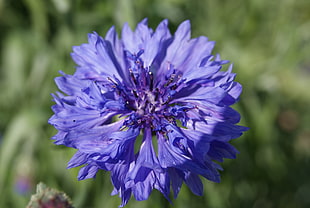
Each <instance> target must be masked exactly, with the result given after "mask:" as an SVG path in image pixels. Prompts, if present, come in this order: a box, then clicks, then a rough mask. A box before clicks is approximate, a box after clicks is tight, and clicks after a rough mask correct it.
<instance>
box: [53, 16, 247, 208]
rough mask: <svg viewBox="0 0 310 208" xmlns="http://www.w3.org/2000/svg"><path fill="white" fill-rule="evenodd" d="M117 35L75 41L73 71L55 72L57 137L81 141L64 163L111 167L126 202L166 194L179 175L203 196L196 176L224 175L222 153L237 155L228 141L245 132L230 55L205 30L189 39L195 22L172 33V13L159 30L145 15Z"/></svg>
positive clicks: (83, 173) (87, 174)
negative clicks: (237, 108) (155, 193)
mask: <svg viewBox="0 0 310 208" xmlns="http://www.w3.org/2000/svg"><path fill="white" fill-rule="evenodd" d="M121 33H122V34H121V39H119V38H118V35H117V33H116V31H115V28H114V27H112V28H111V29H110V30H109V31H108V32H107V34H106V36H105V38H103V37H100V36H99V35H98V34H97V33H95V32H94V33H92V34H89V35H88V43H86V44H82V45H81V46H75V47H73V53H72V54H71V55H72V58H73V60H74V61H75V63H76V64H77V68H76V72H75V73H74V75H67V74H64V73H63V72H61V74H62V76H61V77H57V78H56V79H55V82H56V84H57V86H58V88H59V89H60V90H61V91H62V93H61V92H57V94H54V95H53V97H54V101H55V103H56V104H55V105H54V106H53V107H52V109H53V111H54V113H55V114H54V115H53V116H52V117H51V118H50V119H49V123H50V124H51V125H53V126H54V127H55V128H56V129H57V130H58V133H57V134H56V135H55V136H54V137H53V139H54V140H55V144H57V145H65V146H67V147H71V148H75V149H77V152H76V154H75V155H74V156H73V157H72V159H71V160H70V161H69V163H68V168H73V167H78V166H82V168H81V169H80V171H79V175H78V179H79V180H83V179H86V178H93V177H95V175H96V173H97V171H98V170H100V169H102V170H106V171H109V172H110V173H111V181H112V183H113V186H114V190H113V192H112V194H113V195H114V194H119V196H120V197H121V199H122V204H121V205H120V206H121V207H123V206H124V205H126V204H127V202H128V200H129V199H130V197H131V195H133V196H134V197H135V199H136V200H146V199H147V198H148V197H149V195H150V193H151V191H152V190H153V189H157V190H158V191H160V192H161V193H162V194H163V195H164V196H165V197H166V198H167V199H168V200H169V201H170V197H169V195H170V191H171V189H172V192H173V194H174V197H177V195H178V193H179V191H180V188H181V186H182V184H183V182H184V183H185V184H186V185H187V186H188V187H189V188H190V190H191V191H192V192H193V193H194V194H197V195H202V193H203V184H202V181H201V179H200V176H202V177H204V178H207V179H208V180H211V181H214V182H219V181H220V174H219V172H218V170H221V166H220V165H219V164H218V163H216V161H218V162H222V161H223V158H231V159H232V158H235V157H236V154H237V153H238V151H237V150H236V149H235V148H234V147H233V146H232V145H231V144H229V141H230V140H231V139H234V138H237V137H239V136H241V135H242V133H243V132H244V131H246V130H247V128H246V127H242V126H238V125H236V124H237V123H238V122H239V120H240V115H239V113H238V112H237V111H235V110H233V109H232V108H231V107H230V106H231V105H232V104H234V103H236V102H237V100H238V97H239V95H240V93H241V91H242V87H241V85H240V84H239V83H238V82H234V78H235V74H234V73H232V72H231V71H232V65H230V66H229V67H228V70H227V71H224V70H221V68H222V65H224V64H227V63H228V61H226V60H221V59H220V56H219V55H216V56H213V55H211V52H212V49H213V47H214V44H215V42H213V41H209V40H208V38H207V37H204V36H202V37H198V38H194V39H191V37H190V22H189V21H184V22H183V23H182V24H181V25H180V26H179V27H178V28H177V30H176V32H175V34H174V35H171V33H170V31H169V29H168V21H167V20H164V21H162V22H161V23H160V24H159V25H158V27H157V28H156V30H155V31H153V30H152V29H150V28H149V27H148V25H147V20H146V19H144V20H143V21H142V22H140V23H139V24H138V25H137V28H136V30H135V31H132V30H131V29H130V28H129V26H128V24H125V25H124V27H123V29H122V32H121Z"/></svg>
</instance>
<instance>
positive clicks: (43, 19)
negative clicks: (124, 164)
mask: <svg viewBox="0 0 310 208" xmlns="http://www.w3.org/2000/svg"><path fill="white" fill-rule="evenodd" d="M144 17H148V19H149V25H150V26H151V27H153V28H154V27H156V25H157V24H158V23H159V22H160V21H161V20H162V19H164V18H167V19H169V21H170V28H171V30H172V31H174V30H175V29H176V27H177V25H178V24H179V23H180V22H182V21H183V20H185V19H190V20H191V22H192V34H193V36H194V37H196V36H198V35H205V36H208V37H209V38H210V39H211V40H215V41H217V45H216V48H215V53H220V54H221V57H222V58H224V59H228V60H231V61H232V62H233V63H234V71H235V72H236V73H237V74H238V76H237V80H238V81H239V82H241V83H242V84H243V87H244V92H243V94H242V96H241V99H240V102H239V103H238V105H236V106H235V107H236V108H237V109H238V110H239V111H240V112H241V113H242V116H243V117H242V121H241V122H242V124H243V125H246V126H249V127H250V128H251V130H250V131H249V132H247V133H246V134H245V135H244V136H242V137H241V138H240V139H237V140H236V141H234V142H233V144H234V145H235V146H236V147H237V148H238V149H239V151H240V154H239V155H238V159H237V160H226V161H225V162H224V164H223V167H224V171H223V173H222V182H221V183H220V184H214V183H211V182H208V181H207V180H204V184H205V194H204V196H203V197H198V196H194V195H193V194H192V193H190V191H189V189H188V188H187V187H185V186H184V187H183V188H182V191H181V193H180V196H179V197H178V199H177V200H173V201H174V205H173V207H177V208H187V207H192V208H198V207H210V208H230V207H231V208H234V207H240V208H243V207H244V208H248V207H253V208H258V207H264V208H271V207H281V208H291V207H310V197H309V196H310V177H309V176H308V175H309V173H310V162H309V161H310V160H309V158H310V125H309V124H310V108H309V104H310V93H309V89H310V58H309V55H310V1H309V0H298V1H296V0H274V1H269V0H249V1H242V0H234V1H230V0H192V1H186V0H165V1H161V0H105V1H104V0H91V1H85V0H84V1H83V0H75V1H74V0H45V1H37V0H0V31H1V33H0V207H3V208H6V207H25V206H26V204H27V202H28V201H29V199H30V196H31V194H32V193H34V192H35V187H36V184H37V183H39V182H40V181H42V182H44V183H45V184H47V185H48V186H50V187H54V188H57V189H59V190H62V191H64V192H66V193H67V194H68V195H69V196H70V197H71V198H72V200H73V202H74V205H75V206H76V207H79V208H99V207H109V208H110V207H117V206H118V205H119V204H120V199H119V198H118V197H116V196H113V197H111V196H110V192H111V191H112V186H111V184H110V181H109V173H106V172H103V171H101V172H99V173H98V174H97V178H96V179H95V180H85V181H77V180H76V176H77V172H78V168H75V169H70V170H67V169H66V163H67V161H69V159H70V157H71V156H72V155H73V154H74V150H71V149H69V148H63V147H61V146H56V145H53V143H52V141H51V140H49V138H50V137H51V136H52V135H54V134H55V133H56V131H55V130H54V129H53V127H51V126H49V125H48V124H47V120H48V118H49V117H50V116H51V115H52V111H51V110H50V107H51V105H52V104H53V102H52V101H51V96H50V93H52V92H55V91H56V90H57V89H56V86H55V84H54V81H53V78H54V77H56V76H58V75H59V74H58V70H63V71H65V72H66V73H70V74H72V73H73V72H74V70H75V69H74V63H73V61H72V60H71V58H70V52H71V47H72V46H73V45H80V44H81V43H84V42H86V41H87V33H89V32H92V31H97V32H98V33H99V34H101V35H104V34H105V32H106V31H107V29H108V28H109V27H111V26H112V25H116V27H117V29H118V30H120V28H121V26H122V25H123V23H124V22H129V24H130V25H131V26H132V27H134V25H136V23H137V22H139V21H140V20H142V19H143V18H144ZM127 207H128V208H130V207H137V208H139V207H141V208H143V207H153V208H157V207H172V205H169V203H168V202H167V201H166V200H165V199H164V198H163V197H162V196H161V195H160V194H159V193H158V192H157V191H154V192H153V193H152V195H151V197H150V198H149V200H147V201H143V202H137V201H135V200H131V201H130V202H129V204H128V205H127Z"/></svg>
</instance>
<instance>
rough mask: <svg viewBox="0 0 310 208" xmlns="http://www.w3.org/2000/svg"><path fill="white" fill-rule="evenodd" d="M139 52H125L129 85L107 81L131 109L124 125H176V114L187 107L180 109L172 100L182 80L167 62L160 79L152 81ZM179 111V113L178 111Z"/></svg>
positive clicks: (160, 129)
mask: <svg viewBox="0 0 310 208" xmlns="http://www.w3.org/2000/svg"><path fill="white" fill-rule="evenodd" d="M142 54H143V50H141V51H139V52H138V53H137V54H131V53H130V52H126V56H127V66H128V72H129V77H130V79H129V82H130V84H128V85H126V86H124V84H122V83H120V82H119V81H118V80H116V82H114V81H112V79H111V80H110V81H112V82H113V83H114V88H115V89H116V91H115V92H116V95H117V96H119V99H120V100H121V101H123V102H124V103H125V108H126V109H127V110H129V112H130V113H127V114H126V115H128V117H127V118H126V120H125V122H124V127H131V128H140V129H142V128H151V129H152V130H153V131H162V129H163V128H164V125H165V124H167V122H169V123H174V124H175V123H176V120H177V119H180V118H179V117H184V116H185V113H184V112H185V111H186V110H187V109H188V108H183V109H181V108H180V106H179V105H177V104H176V103H171V101H172V98H173V95H174V94H175V93H176V92H177V90H178V88H179V87H180V85H182V83H183V82H184V80H182V79H181V78H182V75H181V73H179V72H178V71H177V70H176V69H173V67H172V65H169V67H168V69H167V70H168V73H166V75H165V76H163V77H162V79H161V80H155V79H154V74H153V72H152V71H151V70H150V68H149V67H144V63H143V60H142V59H141V58H140V56H141V55H142ZM180 110H181V114H180V112H178V111H180Z"/></svg>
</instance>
